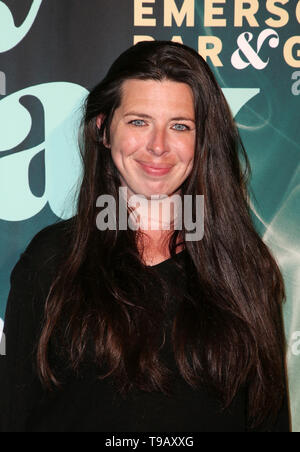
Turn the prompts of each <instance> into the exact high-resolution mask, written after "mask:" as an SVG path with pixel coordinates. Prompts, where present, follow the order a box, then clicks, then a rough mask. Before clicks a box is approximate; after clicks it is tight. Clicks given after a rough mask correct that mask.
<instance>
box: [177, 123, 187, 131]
mask: <svg viewBox="0 0 300 452" xmlns="http://www.w3.org/2000/svg"><path fill="white" fill-rule="evenodd" d="M174 128H175V130H178V131H179V132H183V131H185V130H189V127H188V126H186V125H184V124H175V125H174Z"/></svg>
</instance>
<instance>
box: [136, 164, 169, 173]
mask: <svg viewBox="0 0 300 452" xmlns="http://www.w3.org/2000/svg"><path fill="white" fill-rule="evenodd" d="M137 162H138V163H139V165H140V166H141V168H142V169H143V170H144V171H145V172H146V173H148V174H151V175H154V176H163V175H165V174H167V173H169V172H170V171H171V169H172V168H173V166H170V165H166V164H165V165H162V164H160V165H158V164H154V163H146V162H141V161H137Z"/></svg>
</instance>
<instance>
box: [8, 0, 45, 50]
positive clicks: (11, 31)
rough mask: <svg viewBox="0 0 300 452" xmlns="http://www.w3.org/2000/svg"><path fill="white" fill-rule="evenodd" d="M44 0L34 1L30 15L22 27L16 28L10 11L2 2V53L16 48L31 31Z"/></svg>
mask: <svg viewBox="0 0 300 452" xmlns="http://www.w3.org/2000/svg"><path fill="white" fill-rule="evenodd" d="M42 1H43V0H34V1H33V3H32V5H31V8H30V10H29V13H28V15H27V17H26V19H25V20H24V22H23V23H22V25H20V27H16V26H15V22H14V18H13V16H12V13H11V11H10V9H9V8H8V6H7V5H5V3H3V2H2V1H0V53H3V52H7V51H9V50H11V49H13V48H14V47H16V46H17V45H18V44H19V43H20V42H21V41H22V40H23V39H24V38H25V36H26V35H27V33H28V32H29V31H30V29H31V27H32V25H33V23H34V21H35V19H36V16H37V14H38V12H39V9H40V6H41V4H42Z"/></svg>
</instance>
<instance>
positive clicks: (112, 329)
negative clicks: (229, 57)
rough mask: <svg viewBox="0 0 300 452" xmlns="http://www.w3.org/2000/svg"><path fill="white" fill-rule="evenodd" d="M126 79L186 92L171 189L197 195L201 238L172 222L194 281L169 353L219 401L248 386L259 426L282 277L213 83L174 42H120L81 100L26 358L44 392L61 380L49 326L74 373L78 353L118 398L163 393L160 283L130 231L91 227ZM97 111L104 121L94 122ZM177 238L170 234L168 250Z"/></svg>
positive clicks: (274, 359) (275, 351) (275, 365)
mask: <svg viewBox="0 0 300 452" xmlns="http://www.w3.org/2000/svg"><path fill="white" fill-rule="evenodd" d="M128 79H140V80H150V79H151V80H157V81H162V80H166V79H167V80H172V81H176V82H183V83H186V84H188V85H189V86H190V87H191V89H192V91H193V94H194V103H195V114H196V127H197V138H196V148H195V160H194V167H193V170H192V172H191V174H190V176H189V177H188V178H187V179H186V181H185V182H184V183H183V185H182V187H181V192H182V196H184V195H192V199H193V200H195V199H196V195H204V199H205V233H204V238H203V239H202V240H200V241H185V240H184V237H185V234H186V232H187V231H185V229H184V223H183V239H182V240H183V243H184V245H185V248H186V252H187V255H188V258H189V262H190V275H194V276H193V277H192V276H191V278H190V283H189V286H188V287H189V290H187V292H186V293H185V295H184V297H183V301H182V302H181V304H180V305H179V308H178V311H177V313H176V315H175V318H174V321H173V327H172V345H173V350H174V356H175V360H176V363H177V366H178V369H179V372H180V373H181V375H182V377H183V378H184V379H185V380H186V382H187V383H188V384H189V385H190V386H192V387H193V388H197V387H198V386H199V385H203V384H205V385H206V386H207V387H208V388H211V389H212V390H213V391H215V392H216V393H217V394H218V395H219V397H220V400H221V401H222V403H223V407H228V406H229V405H230V404H231V402H232V401H233V399H234V397H235V395H236V394H237V392H238V390H239V389H240V388H242V387H247V388H248V401H249V403H248V418H249V420H251V424H252V425H258V424H260V423H261V422H263V421H264V420H266V419H267V418H269V417H270V415H272V414H273V415H276V413H278V411H279V409H280V407H281V404H282V400H283V396H284V391H285V371H284V355H285V340H284V334H283V325H282V313H281V308H282V302H283V301H284V299H285V291H284V283H283V279H282V276H281V273H280V270H279V268H278V266H277V264H276V262H275V260H274V258H273V256H272V255H271V253H270V251H269V249H268V248H267V246H266V245H265V244H264V242H263V241H262V239H261V238H260V237H259V235H258V233H257V232H256V231H255V229H254V226H253V224H252V220H251V215H250V209H249V196H248V189H247V184H248V181H249V175H250V168H249V162H248V159H247V155H246V152H245V149H244V146H243V143H242V141H241V138H240V136H239V133H238V130H237V127H236V125H235V122H234V120H233V117H232V114H231V111H230V109H229V107H228V104H227V102H226V100H225V97H224V95H223V93H222V90H221V88H220V87H219V86H218V83H217V82H216V79H215V77H214V75H213V73H212V71H211V70H210V68H209V66H208V65H207V63H206V62H205V61H204V60H203V58H202V57H201V56H199V55H198V54H197V52H196V51H194V50H193V49H190V48H189V47H186V46H184V45H181V44H177V43H172V42H166V41H157V42H142V43H139V44H137V45H136V46H134V47H131V48H130V49H128V50H127V51H126V52H124V53H123V54H122V55H121V56H120V57H119V58H118V59H117V60H116V61H115V63H114V64H113V65H112V67H111V68H110V70H109V72H108V73H107V75H106V77H105V78H104V79H103V80H102V81H101V82H100V83H99V84H98V85H97V86H96V87H95V88H94V89H93V90H92V91H91V93H90V94H89V96H88V98H87V100H86V104H85V114H84V120H83V123H82V135H81V140H80V143H81V154H82V160H83V168H84V171H83V177H82V181H80V189H79V196H78V205H77V213H76V215H75V217H74V218H73V222H72V229H71V234H70V241H69V245H70V246H69V247H66V249H67V252H66V254H65V258H64V259H63V262H62V264H61V267H60V271H59V272H58V274H57V277H56V279H55V281H54V282H53V284H52V287H51V290H50V292H49V295H48V298H47V302H46V308H45V323H44V326H43V330H42V334H41V337H40V341H39V346H38V356H37V359H38V371H39V375H40V378H41V380H42V382H43V383H44V384H45V385H46V386H47V387H53V385H54V386H59V385H60V383H61V381H60V380H59V378H58V377H57V375H56V373H55V369H54V368H53V366H52V365H51V360H50V358H49V354H50V352H49V350H50V348H51V344H52V342H53V341H54V337H55V335H56V334H55V333H56V332H58V331H60V332H61V334H62V335H60V336H59V337H60V338H61V341H63V343H62V342H61V343H60V346H61V347H63V349H64V351H65V352H66V354H67V357H68V360H69V363H70V366H71V368H72V369H73V370H74V371H76V370H77V371H78V369H80V365H81V363H82V362H83V361H84V359H85V358H86V356H87V355H88V356H90V359H92V360H93V361H94V362H95V363H96V364H98V368H99V377H100V378H107V377H112V378H113V379H114V381H115V382H117V388H118V390H119V392H120V393H121V394H123V395H126V394H127V393H128V392H129V391H130V390H131V389H132V388H134V387H137V388H139V389H141V390H144V391H156V390H158V391H162V392H164V393H166V394H168V393H169V387H170V386H169V377H170V372H169V370H168V369H167V367H166V366H165V364H164V363H163V362H162V360H161V359H160V349H161V346H162V343H163V338H164V332H165V323H164V319H165V317H164V315H165V313H166V311H167V309H168V308H167V306H168V304H167V295H166V291H165V290H164V283H163V281H162V280H161V278H160V276H159V275H157V274H155V272H154V271H153V270H152V269H151V267H148V266H146V265H145V263H144V262H143V260H142V258H141V255H140V252H139V250H138V247H137V238H138V234H139V232H138V231H133V230H131V229H129V228H128V229H127V230H125V231H124V230H120V229H119V228H118V226H117V229H116V230H110V229H107V230H106V231H99V230H98V229H97V227H96V217H97V214H98V213H99V208H97V207H96V199H97V197H98V196H99V195H101V194H109V195H112V196H114V198H115V199H116V202H117V213H118V194H119V187H120V186H121V182H120V179H119V174H118V171H117V169H116V167H115V165H114V162H113V160H112V157H111V152H110V150H109V149H108V148H106V147H105V145H104V139H103V137H104V133H106V137H107V140H108V142H109V141H110V125H111V121H112V118H113V115H114V112H115V110H116V109H117V108H118V107H119V106H120V103H121V99H122V84H123V82H124V81H126V80H128ZM99 115H102V117H103V119H104V120H103V122H102V125H101V128H100V129H98V128H97V124H96V120H97V117H98V116H99ZM193 208H194V207H193ZM117 219H118V218H117ZM117 225H118V221H117ZM189 232H190V231H189ZM179 233H180V231H178V230H174V231H172V235H171V237H170V241H169V251H170V254H171V256H175V255H176V247H177V246H178V244H180V241H178V237H179ZM177 265H179V264H177ZM182 270H183V272H186V268H183V269H182ZM183 274H184V273H183ZM151 284H152V285H153V286H156V287H157V284H160V286H159V287H161V289H162V290H161V294H162V296H161V300H157V299H156V298H155V299H154V300H153V299H152V298H151V292H152V291H151ZM101 370H102V371H101Z"/></svg>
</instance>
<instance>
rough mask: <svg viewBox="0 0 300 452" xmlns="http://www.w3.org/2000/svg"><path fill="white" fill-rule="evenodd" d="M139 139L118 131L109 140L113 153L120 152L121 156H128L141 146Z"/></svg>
mask: <svg viewBox="0 0 300 452" xmlns="http://www.w3.org/2000/svg"><path fill="white" fill-rule="evenodd" d="M140 142H141V140H139V139H138V137H137V136H135V135H133V134H131V133H128V132H127V133H126V132H124V131H123V132H120V133H118V134H115V135H114V139H113V140H112V141H111V149H112V153H113V154H114V155H117V154H120V155H123V156H128V155H130V154H132V153H133V152H135V151H136V150H137V149H139V147H140V146H141V143H140Z"/></svg>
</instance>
